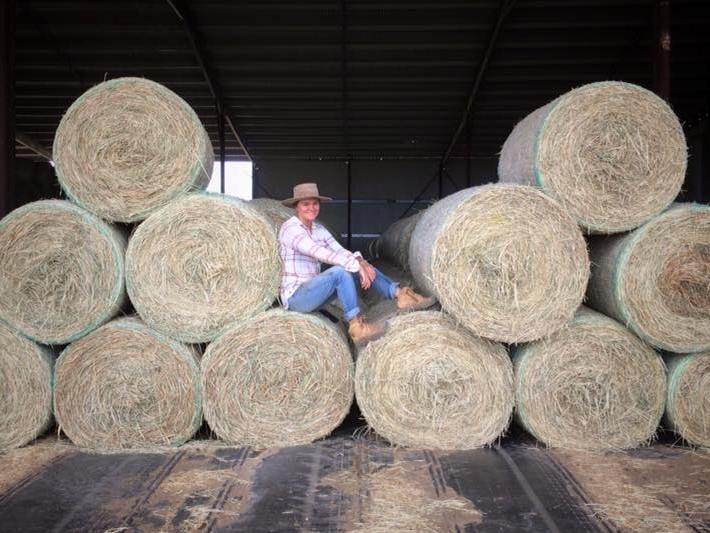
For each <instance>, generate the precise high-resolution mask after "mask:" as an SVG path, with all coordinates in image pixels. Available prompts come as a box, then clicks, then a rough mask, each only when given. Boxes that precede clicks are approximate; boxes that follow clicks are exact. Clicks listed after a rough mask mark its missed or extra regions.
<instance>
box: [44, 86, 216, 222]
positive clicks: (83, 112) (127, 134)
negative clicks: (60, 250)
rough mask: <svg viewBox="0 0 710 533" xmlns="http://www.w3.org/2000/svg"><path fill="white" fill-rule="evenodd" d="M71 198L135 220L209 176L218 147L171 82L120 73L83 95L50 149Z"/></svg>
mask: <svg viewBox="0 0 710 533" xmlns="http://www.w3.org/2000/svg"><path fill="white" fill-rule="evenodd" d="M52 156H53V158H54V163H55V170H56V172H57V177H58V178H59V183H60V184H61V186H62V188H63V189H64V191H65V192H66V194H67V196H69V197H70V198H71V199H72V200H74V201H75V202H76V203H78V204H79V205H81V206H83V207H85V208H87V209H88V210H90V211H92V212H94V213H96V214H97V215H99V216H100V217H102V218H104V219H106V220H110V221H120V222H135V221H138V220H142V219H144V218H145V217H147V216H148V215H149V214H150V213H151V212H152V211H154V210H155V209H157V208H159V207H161V206H163V205H165V204H166V203H167V202H169V201H170V200H171V199H173V198H175V197H177V196H179V195H180V194H183V193H185V192H187V191H190V190H195V189H204V188H205V187H206V186H207V184H208V183H209V180H210V176H211V174H212V166H213V163H214V151H213V149H212V144H211V143H210V140H209V136H208V135H207V132H206V131H205V128H204V127H203V126H202V123H201V122H200V119H199V118H198V117H197V115H196V114H195V112H194V111H193V110H192V108H191V107H190V106H189V105H188V104H187V102H185V101H184V100H183V99H182V98H180V97H179V96H178V95H176V94H175V93H173V92H172V91H170V90H169V89H167V88H166V87H164V86H162V85H160V84H158V83H155V82H152V81H150V80H145V79H141V78H118V79H114V80H110V81H106V82H104V83H101V84H99V85H97V86H95V87H93V88H91V89H89V90H88V91H87V92H85V93H84V94H83V95H81V96H80V97H79V98H78V99H77V100H76V101H75V102H74V103H73V104H72V105H71V107H69V109H68V110H67V112H66V114H65V115H64V117H62V120H61V122H60V123H59V127H58V128H57V132H56V135H55V137H54V147H53V151H52Z"/></svg>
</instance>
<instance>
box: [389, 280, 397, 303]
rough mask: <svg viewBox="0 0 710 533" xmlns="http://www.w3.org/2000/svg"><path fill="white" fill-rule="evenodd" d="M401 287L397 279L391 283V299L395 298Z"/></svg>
mask: <svg viewBox="0 0 710 533" xmlns="http://www.w3.org/2000/svg"><path fill="white" fill-rule="evenodd" d="M398 288H399V283H397V282H396V281H395V282H394V283H392V285H390V290H389V292H390V300H394V298H395V294H397V289H398Z"/></svg>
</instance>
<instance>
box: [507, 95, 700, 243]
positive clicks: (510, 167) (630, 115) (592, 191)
mask: <svg viewBox="0 0 710 533" xmlns="http://www.w3.org/2000/svg"><path fill="white" fill-rule="evenodd" d="M686 164H687V147H686V143H685V136H684V135H683V128H682V126H681V124H680V122H679V121H678V118H677V117H676V116H675V114H674V113H673V111H672V110H671V108H670V107H669V106H668V105H667V104H666V103H665V102H664V101H663V100H662V99H660V98H659V97H658V96H656V95H655V94H653V93H652V92H650V91H647V90H646V89H643V88H641V87H638V86H636V85H632V84H629V83H621V82H608V81H607V82H601V83H592V84H589V85H584V86H583V87H579V88H577V89H574V90H572V91H569V92H568V93H565V94H563V95H562V96H560V97H559V98H557V99H556V100H553V101H552V102H550V103H549V104H547V105H545V106H543V107H541V108H539V109H537V110H535V111H533V112H532V113H531V114H529V115H528V116H527V117H525V118H524V119H523V120H522V121H521V122H520V123H518V125H517V126H515V128H514V129H513V132H512V133H511V134H510V135H509V136H508V139H507V140H506V141H505V144H503V149H502V151H501V154H500V160H499V163H498V177H499V179H500V180H501V181H503V182H517V183H524V184H526V185H536V186H538V187H541V188H542V190H543V191H545V192H546V193H547V194H549V195H551V196H552V197H553V198H555V199H556V200H557V201H559V202H560V204H561V205H562V207H564V208H565V209H566V210H567V211H568V212H569V213H571V214H572V216H573V217H574V218H575V219H576V220H577V221H578V222H579V224H580V225H582V226H583V227H584V228H586V229H587V230H589V231H591V232H594V233H616V232H620V231H626V230H630V229H632V228H635V227H636V226H638V225H640V224H641V223H643V222H644V221H646V220H648V219H649V218H651V217H652V216H654V215H656V214H658V213H659V212H661V211H662V210H663V209H664V208H666V207H667V206H668V204H670V203H671V202H672V201H673V199H674V198H675V197H676V195H677V194H678V192H679V191H680V188H681V185H682V184H683V180H684V179H685V169H686Z"/></svg>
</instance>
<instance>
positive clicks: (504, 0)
mask: <svg viewBox="0 0 710 533" xmlns="http://www.w3.org/2000/svg"><path fill="white" fill-rule="evenodd" d="M515 2H516V0H501V3H500V9H499V10H498V17H497V18H496V22H495V25H494V26H493V31H492V32H491V36H490V38H489V40H488V46H486V52H485V54H484V55H483V59H482V60H481V62H480V63H479V65H478V72H477V73H476V79H475V80H474V82H473V88H472V89H471V93H470V94H469V96H468V101H467V102H466V108H465V109H464V112H463V116H462V117H461V121H460V122H459V125H458V127H457V128H456V131H455V132H454V136H453V138H452V139H451V142H449V145H448V146H447V148H446V151H445V152H444V155H443V156H442V157H441V161H440V162H439V167H440V169H443V167H444V165H445V164H446V162H447V161H448V159H449V156H450V155H451V151H452V150H453V149H454V146H456V142H457V141H458V140H459V137H460V136H461V132H463V130H464V128H465V127H466V123H467V122H468V121H469V116H470V114H471V109H473V105H474V103H475V102H476V97H477V96H478V90H479V89H480V87H481V82H482V81H483V77H484V75H485V74H486V70H487V69H488V64H489V63H490V60H491V56H492V55H493V50H495V47H496V44H497V43H498V36H499V35H500V30H501V28H502V26H503V21H504V20H505V18H506V17H507V16H508V14H509V13H510V12H511V10H512V9H513V7H514V6H515Z"/></svg>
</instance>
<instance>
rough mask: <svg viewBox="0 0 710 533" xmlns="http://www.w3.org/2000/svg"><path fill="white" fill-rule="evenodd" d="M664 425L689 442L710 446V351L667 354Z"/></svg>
mask: <svg viewBox="0 0 710 533" xmlns="http://www.w3.org/2000/svg"><path fill="white" fill-rule="evenodd" d="M666 364H667V366H668V398H667V399H666V414H665V425H666V426H667V427H669V428H671V429H672V430H673V431H675V432H676V433H677V434H678V435H680V436H681V437H683V439H685V440H686V441H687V442H689V443H690V444H695V445H698V446H705V447H710V352H704V353H698V354H683V355H670V354H669V355H668V356H667V357H666Z"/></svg>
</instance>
